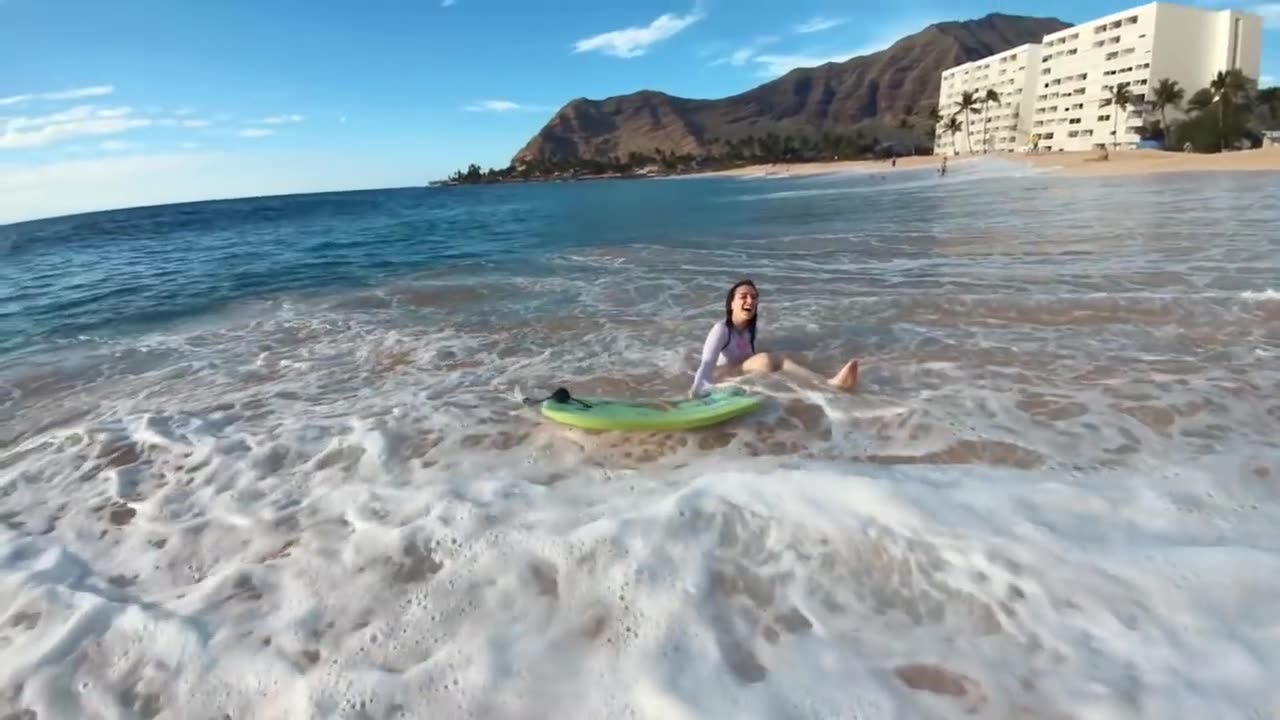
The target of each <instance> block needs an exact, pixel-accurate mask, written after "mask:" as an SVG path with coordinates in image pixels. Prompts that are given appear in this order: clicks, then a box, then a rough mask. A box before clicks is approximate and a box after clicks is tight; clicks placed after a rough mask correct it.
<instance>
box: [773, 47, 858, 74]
mask: <svg viewBox="0 0 1280 720" xmlns="http://www.w3.org/2000/svg"><path fill="white" fill-rule="evenodd" d="M857 54H858V53H837V54H835V55H757V56H755V57H754V58H752V60H754V61H755V62H757V63H759V64H760V72H759V75H760V76H761V77H770V78H772V77H778V76H779V75H785V74H787V73H789V72H791V71H792V70H795V69H796V68H807V67H817V66H818V65H825V64H826V63H829V62H844V61H845V60H848V59H849V58H851V57H853V56H854V55H857Z"/></svg>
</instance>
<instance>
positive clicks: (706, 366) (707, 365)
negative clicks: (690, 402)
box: [689, 322, 729, 397]
mask: <svg viewBox="0 0 1280 720" xmlns="http://www.w3.org/2000/svg"><path fill="white" fill-rule="evenodd" d="M728 339H729V328H728V327H726V326H725V324H724V323H722V322H718V323H716V324H715V325H713V326H712V327H711V332H708V333H707V339H706V340H705V341H703V343H702V358H701V360H699V362H698V371H697V372H696V373H694V376H693V387H691V388H689V396H690V397H697V396H699V395H702V394H703V393H705V392H706V391H707V390H709V389H710V388H711V376H712V374H713V373H714V372H715V370H716V359H717V358H719V357H720V349H721V348H723V347H724V344H725V341H726V340H728Z"/></svg>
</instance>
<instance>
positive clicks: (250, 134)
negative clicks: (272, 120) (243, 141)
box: [240, 128, 276, 138]
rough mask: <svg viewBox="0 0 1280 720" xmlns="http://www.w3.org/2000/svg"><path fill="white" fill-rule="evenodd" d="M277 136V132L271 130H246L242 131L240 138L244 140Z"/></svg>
mask: <svg viewBox="0 0 1280 720" xmlns="http://www.w3.org/2000/svg"><path fill="white" fill-rule="evenodd" d="M275 134H276V131H275V130H272V129H271V128H245V129H244V130H241V131H240V137H242V138H260V137H267V136H268V135H275Z"/></svg>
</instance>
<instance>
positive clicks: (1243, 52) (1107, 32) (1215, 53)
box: [934, 2, 1262, 154]
mask: <svg viewBox="0 0 1280 720" xmlns="http://www.w3.org/2000/svg"><path fill="white" fill-rule="evenodd" d="M1023 47H1028V46H1023ZM1031 47H1036V48H1038V56H1037V63H1036V66H1035V67H1034V68H1032V67H1031V63H1028V64H1027V66H1026V69H1025V72H1026V73H1027V75H1026V77H1024V78H1023V79H1022V80H1021V81H1020V82H1019V81H1016V80H1015V82H1013V83H1011V84H1007V85H1006V87H1009V88H1011V89H1012V88H1014V87H1017V86H1019V85H1021V87H1022V93H1021V97H1020V100H1019V102H1020V103H1021V104H1020V105H1019V106H1018V108H1017V110H1019V112H1018V114H1017V116H1016V127H1015V128H1014V131H1013V132H1009V129H1008V128H1007V127H1006V128H1005V130H1004V131H1003V135H999V136H996V137H993V138H991V142H990V144H989V145H988V147H989V149H991V150H997V151H999V150H1022V149H1028V148H1029V147H1036V148H1038V149H1039V150H1041V151H1055V150H1067V151H1074V150H1090V149H1096V148H1101V147H1103V146H1106V147H1111V146H1112V145H1113V142H1114V143H1118V145H1119V147H1121V148H1132V147H1134V146H1135V145H1136V144H1137V142H1138V135H1137V132H1136V131H1137V130H1138V129H1139V128H1141V127H1142V125H1143V123H1144V122H1145V119H1146V118H1147V117H1148V112H1149V111H1148V109H1147V106H1146V95H1147V92H1148V91H1149V90H1150V88H1151V87H1152V86H1154V85H1155V84H1156V83H1158V82H1159V81H1160V80H1161V79H1163V78H1170V79H1172V80H1175V81H1177V82H1178V84H1179V85H1181V86H1182V88H1183V90H1184V92H1185V98H1190V97H1191V95H1192V94H1193V93H1194V92H1195V91H1196V90H1199V89H1200V88H1202V87H1205V86H1207V85H1208V84H1209V81H1210V80H1211V79H1212V78H1213V76H1214V75H1215V74H1217V73H1218V72H1219V71H1221V70H1228V69H1232V68H1239V69H1241V70H1243V71H1244V73H1245V74H1246V75H1248V76H1249V77H1252V78H1255V79H1256V78H1257V77H1258V73H1259V69H1260V67H1261V63H1262V18H1261V17H1259V16H1257V15H1253V14H1249V13H1242V12H1240V11H1237V10H1206V9H1202V8H1196V7H1188V6H1184V5H1175V4H1172V3H1163V2H1155V3H1149V4H1147V5H1142V6H1139V7H1136V8H1132V9H1130V10H1125V11H1122V12H1117V13H1113V14H1111V15H1107V16H1104V17H1101V18H1098V19H1096V20H1092V21H1090V22H1087V23H1081V24H1080V25H1076V26H1075V27H1071V28H1067V29H1066V30H1060V31H1058V32H1054V33H1050V34H1048V35H1045V36H1044V39H1043V40H1042V42H1041V43H1040V44H1039V45H1037V46H1031ZM1009 52H1013V51H1009ZM1005 54H1006V53H1001V54H1000V55H993V56H991V57H990V58H984V59H983V60H979V61H976V62H973V63H966V64H965V65H960V66H958V67H955V68H950V69H948V70H946V71H945V72H943V74H942V88H941V89H940V91H939V106H938V107H939V112H940V113H941V115H942V117H943V120H944V121H945V119H946V118H947V117H949V116H950V114H951V113H953V112H955V103H956V100H957V99H959V96H960V93H961V92H963V91H964V90H974V91H975V93H976V94H977V95H978V97H979V99H981V97H982V95H983V94H984V93H985V92H986V89H985V85H984V83H985V82H986V78H987V76H988V75H989V73H988V72H986V71H976V72H975V71H974V69H973V68H975V67H977V66H979V65H981V64H984V63H988V62H989V61H991V60H994V59H996V58H999V57H1000V56H1001V55H1005ZM1028 54H1030V51H1028ZM966 69H968V72H966ZM957 71H958V72H957ZM1117 85H1120V86H1126V87H1128V88H1129V92H1130V95H1131V97H1132V99H1131V101H1130V105H1129V106H1128V107H1125V108H1113V107H1112V106H1111V105H1110V104H1109V100H1108V98H1109V97H1110V93H1111V89H1112V87H1113V86H1117ZM997 91H999V87H998V86H997ZM1001 95H1002V100H1003V93H1001ZM1028 97H1030V100H1029V101H1028V100H1027V98H1028ZM1184 102H1185V99H1184ZM989 110H990V111H991V113H993V114H992V115H990V116H989V117H988V123H989V127H990V124H991V123H992V121H993V120H994V119H995V115H994V113H998V112H1001V110H1010V109H1009V108H1005V106H1004V103H1003V102H1002V104H1001V108H1000V109H996V108H994V107H989ZM1165 112H1166V115H1168V116H1169V117H1170V119H1172V118H1175V117H1177V116H1178V112H1177V111H1175V110H1172V109H1167V110H1166V111H1165ZM1116 113H1121V116H1120V117H1119V118H1117V117H1115V114H1116ZM969 121H970V132H971V133H973V138H972V139H973V140H974V143H973V149H974V152H981V148H982V143H981V139H982V138H981V136H980V135H981V132H982V128H981V123H982V116H981V112H978V113H970V120H969ZM942 126H943V123H939V125H938V131H937V136H936V139H935V145H934V153H935V154H940V153H944V152H951V151H952V150H953V148H952V146H951V143H950V135H949V133H946V132H945V131H943V129H942ZM1113 130H1115V131H1117V132H1118V138H1115V139H1114V140H1113ZM992 134H994V133H992ZM1009 138H1014V140H1013V141H1012V142H1010V141H1009ZM955 139H956V145H957V146H958V147H959V148H960V150H961V152H964V151H967V149H968V146H967V143H966V141H965V138H964V132H963V131H962V132H961V133H959V134H957V135H956V138H955ZM1000 140H1003V142H1001V141H1000Z"/></svg>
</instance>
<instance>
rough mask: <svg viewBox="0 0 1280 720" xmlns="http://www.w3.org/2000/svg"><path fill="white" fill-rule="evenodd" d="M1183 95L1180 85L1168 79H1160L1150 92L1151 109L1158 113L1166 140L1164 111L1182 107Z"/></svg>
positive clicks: (1167, 127)
mask: <svg viewBox="0 0 1280 720" xmlns="http://www.w3.org/2000/svg"><path fill="white" fill-rule="evenodd" d="M1185 95H1186V92H1185V91H1184V90H1183V89H1182V86H1181V85H1178V81H1177V80H1170V79H1169V78H1162V79H1161V80H1160V82H1158V83H1156V86H1155V89H1153V90H1152V91H1151V107H1152V108H1153V109H1154V110H1155V111H1156V112H1158V113H1160V127H1161V128H1162V129H1163V130H1164V133H1165V138H1166V139H1167V138H1168V137H1169V121H1168V120H1167V119H1166V118H1165V114H1164V109H1165V108H1167V107H1172V108H1175V109H1176V108H1177V107H1178V106H1180V105H1182V98H1183V97H1184V96H1185Z"/></svg>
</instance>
